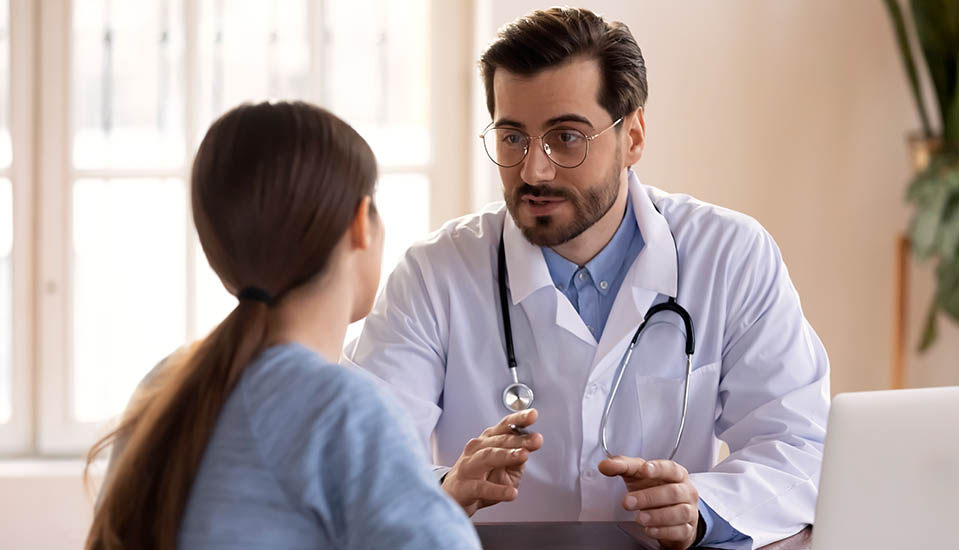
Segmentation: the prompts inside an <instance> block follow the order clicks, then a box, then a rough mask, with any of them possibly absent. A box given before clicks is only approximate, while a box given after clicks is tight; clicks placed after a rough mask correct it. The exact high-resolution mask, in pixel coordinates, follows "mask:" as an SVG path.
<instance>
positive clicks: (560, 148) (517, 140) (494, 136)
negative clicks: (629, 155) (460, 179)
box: [480, 117, 623, 168]
mask: <svg viewBox="0 0 959 550" xmlns="http://www.w3.org/2000/svg"><path fill="white" fill-rule="evenodd" d="M622 121H623V117H620V118H618V119H617V120H616V122H614V123H612V124H610V125H609V126H607V127H606V129H605V130H603V131H601V132H599V133H598V134H593V135H591V136H587V135H586V134H584V133H583V132H580V131H579V130H577V129H575V128H553V129H552V130H550V131H548V132H546V133H545V134H543V135H541V136H529V135H527V134H526V133H525V132H522V131H520V130H517V129H516V128H506V127H504V128H493V127H492V124H493V123H490V126H488V127H487V128H486V130H483V133H482V134H480V139H482V140H483V147H485V148H486V154H487V155H488V156H489V158H490V160H491V161H493V162H494V163H496V164H497V165H499V166H502V167H503V168H512V167H513V166H516V165H517V164H519V163H521V162H523V159H525V158H526V155H528V154H529V144H530V142H531V141H532V140H534V139H539V140H540V143H541V144H542V146H543V152H544V153H546V157H547V158H548V159H549V160H550V161H552V162H553V164H555V165H556V166H559V167H560V168H576V167H577V166H579V165H580V164H583V162H585V161H586V154H587V153H589V142H591V141H593V140H594V139H596V138H598V137H599V136H601V135H603V134H605V133H606V132H608V131H609V130H611V129H612V128H614V127H615V126H616V125H617V124H619V123H620V122H622Z"/></svg>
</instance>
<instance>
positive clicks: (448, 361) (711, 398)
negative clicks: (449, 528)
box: [344, 173, 829, 547]
mask: <svg viewBox="0 0 959 550" xmlns="http://www.w3.org/2000/svg"><path fill="white" fill-rule="evenodd" d="M629 190H630V199H631V200H632V201H633V206H634V211H635V216H636V223H637V224H638V227H639V229H640V232H641V234H642V236H643V239H644V241H645V247H644V248H643V250H642V251H641V252H640V254H639V256H638V257H637V258H636V260H635V262H634V264H633V265H632V267H631V268H630V269H629V271H628V273H627V274H626V278H625V280H624V282H623V284H622V287H621V288H620V290H619V293H618V295H617V296H616V298H615V302H614V304H613V307H612V310H611V312H610V316H609V320H608V321H607V324H606V328H605V330H604V332H603V334H602V338H601V339H600V341H599V342H597V341H596V340H595V339H594V338H593V336H592V334H591V333H590V331H589V329H588V328H587V327H586V325H585V324H584V322H583V321H582V319H581V318H580V316H579V315H578V314H577V312H576V310H575V309H574V308H573V306H572V304H570V302H569V300H568V299H567V298H566V297H565V296H564V295H563V294H562V293H561V292H560V291H559V290H558V289H556V288H555V287H554V285H553V282H552V280H551V279H550V275H549V272H548V270H547V268H546V262H545V260H544V258H543V254H542V251H541V250H540V248H538V247H536V246H534V245H532V244H530V243H529V242H528V241H526V240H525V238H524V237H523V235H522V233H521V232H520V230H519V229H518V228H517V227H516V225H515V224H514V223H513V220H512V217H510V216H509V215H508V214H507V212H506V209H505V206H503V204H502V203H500V204H498V205H491V207H489V208H488V209H487V210H485V211H483V212H481V213H479V214H474V215H470V216H466V217H463V218H459V219H457V220H453V221H451V222H449V223H447V224H446V225H444V226H443V228H441V229H440V230H439V231H437V232H436V233H434V234H433V235H432V236H431V237H429V238H428V239H427V240H426V241H424V242H420V243H418V244H416V245H414V246H413V247H412V248H411V249H410V250H409V251H408V252H407V254H406V256H405V258H404V259H403V260H402V261H401V262H400V264H399V265H398V267H397V268H396V269H395V271H394V272H393V273H392V275H391V276H390V278H389V280H388V282H387V284H386V287H385V289H384V291H383V293H382V294H381V295H380V296H379V297H378V299H377V301H376V305H375V306H374V308H373V312H372V313H371V314H370V316H369V317H368V318H367V320H366V324H365V326H364V329H363V332H362V334H361V335H360V337H359V338H358V339H357V340H355V341H354V342H352V343H350V344H349V345H348V346H347V348H346V350H345V352H344V359H345V361H346V363H347V364H352V365H356V366H359V367H361V368H363V369H366V370H368V371H370V372H372V373H373V374H375V375H376V376H377V377H379V378H380V379H382V380H384V381H385V382H386V384H387V385H388V386H389V387H390V388H391V389H392V390H393V392H394V394H395V395H396V396H397V397H398V399H399V401H400V402H401V403H402V404H403V405H404V406H405V408H406V409H407V410H408V411H409V413H410V415H411V416H412V418H413V421H414V422H415V425H416V428H417V430H418V433H419V435H420V436H421V438H422V442H423V445H424V446H427V447H428V448H429V447H432V448H431V449H430V450H431V452H432V455H433V459H434V461H435V463H436V464H438V465H445V466H452V465H453V463H454V462H455V461H456V459H457V457H458V456H459V455H460V453H461V452H462V451H463V447H464V445H465V444H466V442H467V441H468V440H469V439H470V438H471V437H476V436H478V435H479V434H480V433H481V432H482V431H483V429H484V428H486V427H488V426H492V425H494V424H496V423H497V422H498V421H499V420H500V419H501V418H502V417H503V416H504V415H505V414H507V413H508V411H507V410H506V409H505V407H504V405H503V403H502V392H503V389H504V388H505V387H506V386H507V385H508V384H510V383H511V382H512V379H511V376H510V373H509V370H508V368H507V366H506V355H505V339H504V336H503V322H502V319H501V315H500V307H499V295H498V289H497V282H496V276H497V275H496V274H497V268H496V256H497V246H498V242H499V238H500V234H501V232H504V233H503V235H504V241H505V247H506V265H507V268H508V271H509V275H508V287H509V304H510V315H511V316H512V325H513V335H514V342H515V349H516V358H517V361H518V364H519V368H518V371H519V378H520V381H522V382H525V383H526V384H529V385H530V387H532V388H533V391H534V392H535V401H534V406H535V407H536V408H537V409H538V411H539V421H538V422H537V423H536V424H535V426H534V428H533V429H534V430H535V431H538V432H540V433H542V434H543V438H544V443H543V447H542V449H540V450H539V451H537V452H535V453H533V454H532V455H531V456H530V459H529V462H528V463H527V466H526V471H525V474H524V476H523V480H522V483H521V485H520V488H519V496H518V497H517V498H516V500H515V501H514V502H509V503H501V504H497V505H495V506H492V507H489V508H485V509H483V510H480V511H479V512H477V513H476V515H475V516H474V517H473V519H474V520H476V521H598V520H621V521H632V520H633V519H634V514H633V513H631V512H627V511H625V510H623V508H622V504H621V502H622V498H623V495H624V494H625V486H624V484H623V482H622V480H621V479H619V478H606V477H605V476H603V475H602V474H600V473H599V472H598V471H597V469H596V466H597V464H598V463H599V462H600V461H601V460H603V458H604V454H603V451H602V447H601V446H600V440H599V435H600V420H601V418H602V414H603V407H604V405H605V403H606V397H607V395H608V392H609V390H610V387H611V385H612V381H613V375H614V373H615V371H616V367H617V365H618V363H619V362H620V360H621V358H622V356H623V353H624V351H625V350H626V347H627V345H628V342H629V340H630V338H631V337H632V335H633V333H634V331H635V330H636V328H637V327H638V326H639V324H640V323H641V322H642V320H643V316H644V314H645V313H646V311H647V309H648V308H649V307H650V306H651V305H653V304H655V303H659V302H662V301H665V300H666V297H668V296H673V297H676V299H677V302H678V303H679V304H680V305H682V306H683V307H685V308H686V309H687V310H688V311H689V313H690V315H691V316H692V320H693V324H694V330H695V339H696V353H695V355H694V358H693V372H692V377H691V379H690V389H689V411H688V414H687V419H686V429H685V432H684V435H683V439H682V444H681V445H680V447H679V450H678V453H677V454H676V457H675V460H676V461H677V462H679V463H681V464H682V465H683V466H685V467H686V468H687V469H688V470H689V471H690V473H691V476H690V477H691V479H692V481H693V483H694V485H695V486H696V488H697V489H698V490H699V494H700V497H701V498H702V499H703V500H704V501H705V502H706V503H707V504H709V506H711V507H712V508H713V510H715V511H716V512H717V513H718V514H719V515H720V516H722V517H723V518H724V519H726V520H727V521H728V522H729V523H730V524H731V525H732V526H733V527H735V528H736V529H737V530H739V531H740V532H742V533H745V534H747V535H749V536H751V537H752V538H753V544H754V546H755V547H758V546H762V545H764V544H767V543H769V542H772V541H774V540H778V539H781V538H784V537H786V536H789V535H791V534H793V533H795V532H797V531H799V530H800V529H802V528H803V527H804V526H805V525H806V524H811V523H812V522H813V511H814V507H815V500H816V495H817V486H818V481H819V470H820V463H821V460H822V450H823V441H824V437H825V426H826V417H827V413H828V408H829V362H828V359H827V357H826V352H825V350H824V349H823V345H822V343H821V342H820V340H819V338H818V337H817V336H816V333H815V332H814V331H813V329H812V327H811V326H810V325H809V323H808V322H807V321H806V319H805V318H804V316H803V313H802V309H801V307H800V302H799V296H798V295H797V293H796V290H795V288H794V287H793V285H792V283H791V281H790V279H789V274H788V272H787V270H786V266H785V264H784V263H783V261H782V258H781V256H780V253H779V249H778V248H777V246H776V244H775V242H774V241H773V239H772V238H771V237H770V235H769V234H768V233H767V232H766V231H765V230H764V229H763V228H762V227H761V226H760V225H759V223H758V222H756V221H755V220H753V219H752V218H750V217H748V216H745V215H742V214H739V213H736V212H732V211H730V210H726V209H723V208H720V207H716V206H713V205H709V204H706V203H703V202H700V201H697V200H695V199H693V198H691V197H689V196H686V195H676V194H667V193H665V192H663V191H660V190H658V189H655V188H653V187H649V186H644V185H642V184H640V182H639V181H638V179H637V178H636V176H635V175H634V174H632V173H630V176H629ZM654 205H655V206H654ZM504 221H505V227H504ZM677 256H678V257H677ZM683 345H684V330H683V328H682V322H681V320H680V318H679V317H678V316H677V315H675V314H673V313H659V314H657V315H656V316H655V317H653V319H652V320H651V322H650V324H649V326H647V328H646V329H645V330H644V334H643V336H641V338H640V340H639V343H638V344H637V346H636V350H635V352H634V353H633V356H632V359H631V360H630V364H629V365H628V367H627V370H626V373H625V375H624V377H623V381H622V383H621V385H620V389H619V392H618V393H617V395H616V400H615V402H614V405H613V410H612V412H611V415H610V420H609V425H608V428H607V433H608V442H609V445H610V450H611V451H612V452H614V453H616V454H622V455H626V456H635V457H641V458H644V459H655V458H666V457H668V455H669V452H670V451H671V450H672V447H673V444H674V442H675V438H676V433H677V430H678V429H679V422H680V414H681V408H682V392H683V381H684V375H685V364H686V363H685V355H684V348H683ZM431 435H432V436H435V441H433V442H432V445H431V441H430V438H431ZM720 440H722V441H725V442H726V443H727V444H728V445H729V448H730V451H731V454H730V456H729V457H728V458H727V459H725V460H724V461H723V462H721V463H719V464H716V461H717V459H718V453H719V448H720Z"/></svg>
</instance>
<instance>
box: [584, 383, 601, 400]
mask: <svg viewBox="0 0 959 550" xmlns="http://www.w3.org/2000/svg"><path fill="white" fill-rule="evenodd" d="M597 390H599V386H597V385H596V384H590V385H589V386H586V397H592V396H594V395H596V392H597Z"/></svg>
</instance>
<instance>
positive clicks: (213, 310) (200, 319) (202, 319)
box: [194, 239, 237, 338]
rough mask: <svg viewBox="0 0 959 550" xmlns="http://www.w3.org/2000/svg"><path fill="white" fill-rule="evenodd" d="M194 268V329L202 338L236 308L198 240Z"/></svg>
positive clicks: (231, 296) (234, 299)
mask: <svg viewBox="0 0 959 550" xmlns="http://www.w3.org/2000/svg"><path fill="white" fill-rule="evenodd" d="M194 250H195V253H196V256H195V258H194V261H195V266H196V319H195V321H196V328H197V334H196V335H197V337H199V338H202V337H204V336H206V335H207V334H209V333H210V331H211V330H213V329H214V328H216V326H217V325H219V324H220V322H221V321H223V319H226V316H227V315H229V314H230V312H231V311H233V309H234V308H235V307H236V303H237V302H236V298H234V297H233V295H232V294H230V293H229V292H227V291H226V289H225V288H224V287H223V283H221V282H220V278H219V277H217V275H216V273H214V272H213V268H211V267H210V262H208V261H207V260H206V255H205V254H203V248H201V247H200V241H199V239H197V240H196V248H195V249H194Z"/></svg>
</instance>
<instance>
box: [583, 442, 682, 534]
mask: <svg viewBox="0 0 959 550" xmlns="http://www.w3.org/2000/svg"><path fill="white" fill-rule="evenodd" d="M599 471H600V472H601V473H602V474H604V475H607V476H610V477H612V476H620V477H622V478H623V481H624V482H625V483H626V491H627V492H626V496H624V497H623V508H625V509H627V510H631V511H635V512H636V523H639V524H640V525H642V526H643V527H644V528H645V529H646V534H647V535H649V536H651V537H653V538H655V539H657V540H659V542H660V545H661V546H662V547H663V548H664V549H667V550H685V549H686V548H689V547H690V546H692V544H693V543H694V542H695V541H696V528H697V527H698V526H699V492H698V491H696V487H694V486H693V483H692V482H691V481H690V480H689V472H687V471H686V468H683V467H682V465H680V464H678V463H676V462H673V461H672V460H651V461H649V462H647V461H645V460H643V459H641V458H630V457H625V456H617V457H614V458H612V459H606V460H604V461H602V462H600V463H599Z"/></svg>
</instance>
